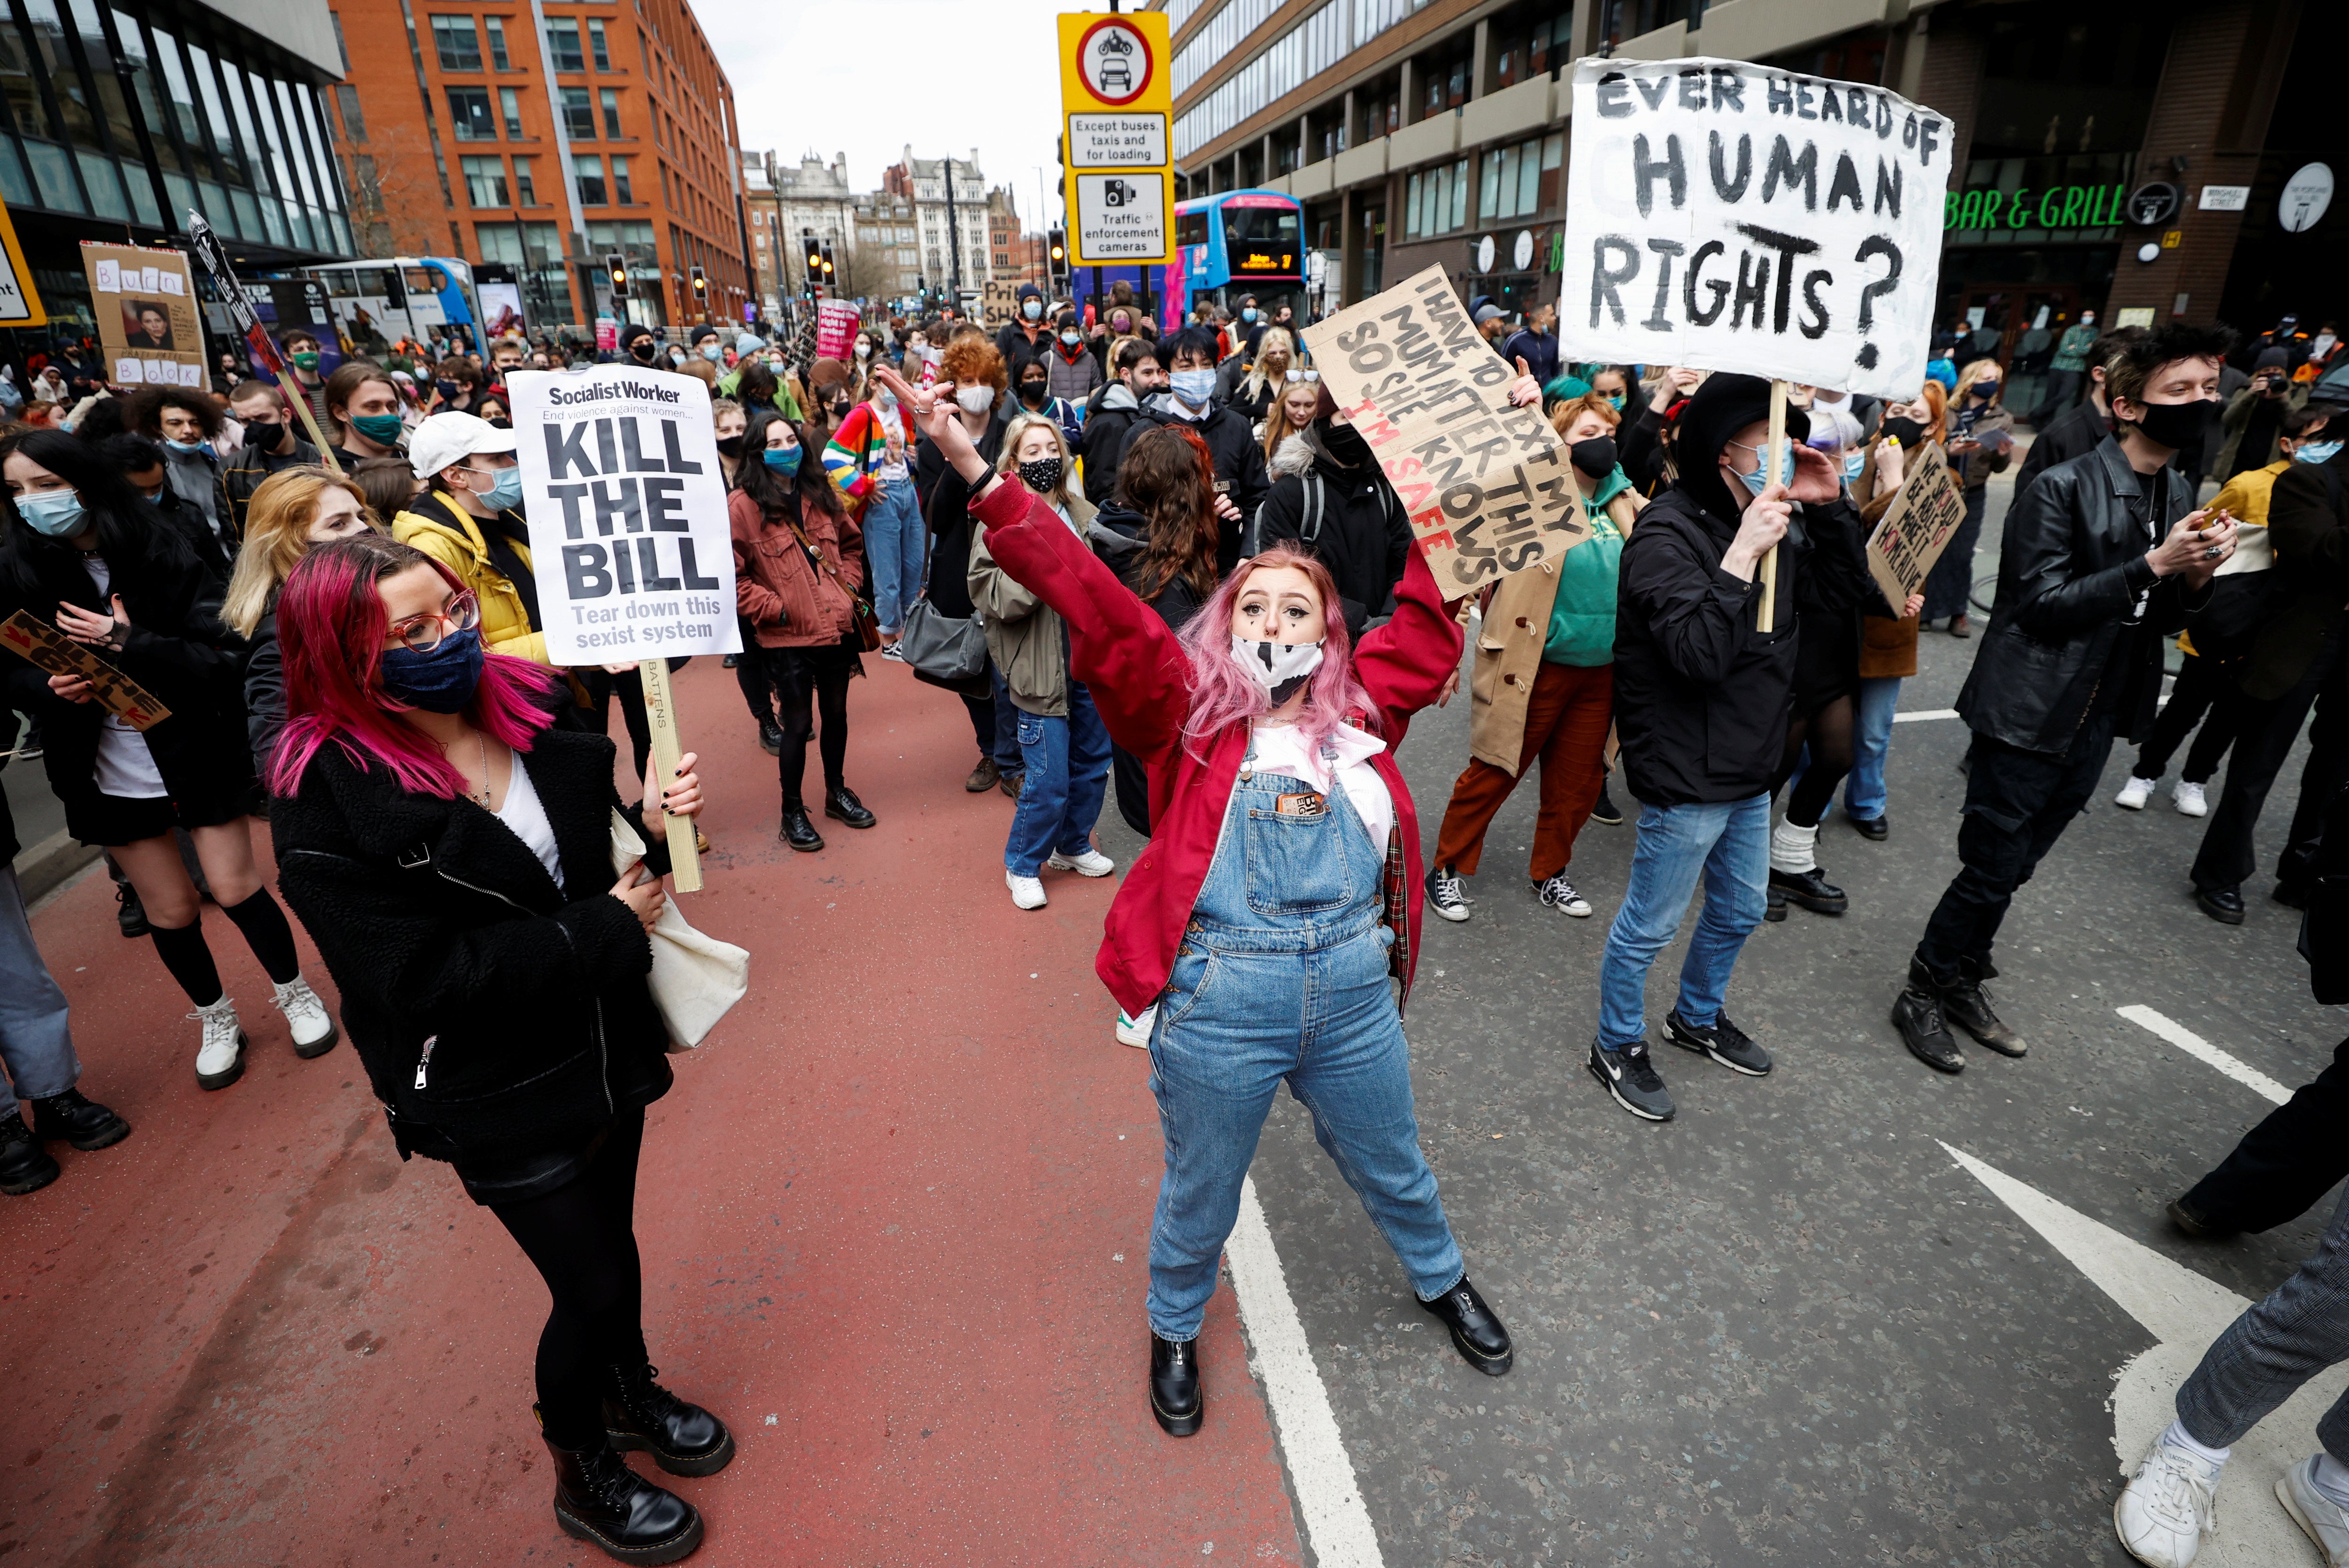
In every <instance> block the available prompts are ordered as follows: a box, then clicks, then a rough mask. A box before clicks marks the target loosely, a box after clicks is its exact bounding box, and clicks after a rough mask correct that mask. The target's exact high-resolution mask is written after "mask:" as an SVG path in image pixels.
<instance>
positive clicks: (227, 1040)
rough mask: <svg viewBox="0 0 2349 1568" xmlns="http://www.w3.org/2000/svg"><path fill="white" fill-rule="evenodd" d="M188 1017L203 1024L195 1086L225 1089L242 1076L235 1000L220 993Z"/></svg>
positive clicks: (241, 1040) (240, 1030)
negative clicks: (211, 1001) (219, 995)
mask: <svg viewBox="0 0 2349 1568" xmlns="http://www.w3.org/2000/svg"><path fill="white" fill-rule="evenodd" d="M188 1016H189V1017H191V1018H193V1019H195V1020H197V1021H198V1022H199V1023H201V1024H202V1025H203V1026H204V1038H203V1043H202V1045H200V1046H198V1047H196V1087H197V1088H227V1087H228V1086H229V1085H231V1084H233V1083H234V1082H235V1081H236V1080H237V1079H239V1078H243V1076H244V1028H243V1026H242V1025H240V1024H239V1023H238V1022H237V1021H236V1003H235V1001H234V1000H233V999H232V998H230V997H227V996H222V998H221V999H220V1000H219V1001H217V1002H215V1003H213V1004H212V1006H209V1007H199V1008H197V1009H196V1010H195V1011H194V1012H192V1013H191V1014H189V1015H188Z"/></svg>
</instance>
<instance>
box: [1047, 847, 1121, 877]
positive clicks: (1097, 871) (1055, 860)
mask: <svg viewBox="0 0 2349 1568" xmlns="http://www.w3.org/2000/svg"><path fill="white" fill-rule="evenodd" d="M1044 863H1045V864H1046V865H1048V866H1050V867H1051V868H1052V869H1053V870H1054V871H1056V872H1076V873H1077V874H1078V875H1079V876H1081V877H1105V876H1107V875H1109V873H1110V872H1113V871H1115V870H1117V862H1116V861H1113V860H1111V859H1110V858H1109V857H1108V856H1107V855H1105V854H1103V853H1102V852H1101V851H1099V850H1087V851H1085V852H1084V853H1082V854H1081V855H1054V856H1053V857H1052V858H1051V859H1050V860H1048V861H1045V862H1044Z"/></svg>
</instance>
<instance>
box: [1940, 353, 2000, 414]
mask: <svg viewBox="0 0 2349 1568" xmlns="http://www.w3.org/2000/svg"><path fill="white" fill-rule="evenodd" d="M1998 375H1999V368H1998V361H1997V360H1995V359H1976V360H1973V361H1971V362H1970V363H1969V364H1968V365H1967V366H1966V367H1965V368H1964V369H1963V370H1961V371H1959V372H1958V389H1957V390H1956V391H1954V392H1952V393H1951V394H1950V406H1951V407H1956V406H1957V405H1959V404H1961V403H1962V402H1964V401H1965V400H1966V389H1967V388H1968V387H1971V386H1972V385H1973V384H1974V383H1975V382H1977V381H1979V380H1981V379H1982V377H1985V376H1998ZM2005 396H2006V387H2005V378H2004V377H2000V386H1999V389H1998V390H1997V391H1996V392H1993V393H1992V394H1991V399H1990V406H1991V407H1993V408H1995V407H1998V400H1999V399H2000V398H2001V397H2005Z"/></svg>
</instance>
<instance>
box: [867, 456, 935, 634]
mask: <svg viewBox="0 0 2349 1568" xmlns="http://www.w3.org/2000/svg"><path fill="white" fill-rule="evenodd" d="M864 563H865V566H866V568H867V569H868V570H869V571H871V572H872V573H873V614H874V616H875V617H876V618H877V619H878V620H879V621H880V623H881V629H882V630H883V631H885V632H892V633H894V632H895V631H896V630H897V628H898V627H900V626H902V625H904V624H905V606H906V605H908V604H910V603H913V602H914V596H915V595H916V594H917V593H920V592H921V591H922V513H921V510H920V509H919V508H918V507H916V505H915V504H914V487H913V485H912V484H911V483H906V484H896V485H890V486H888V487H886V490H885V493H884V494H883V495H882V497H881V499H880V500H876V501H874V503H873V504H872V505H870V506H868V507H866V508H865V509H864Z"/></svg>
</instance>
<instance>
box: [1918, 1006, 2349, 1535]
mask: <svg viewBox="0 0 2349 1568" xmlns="http://www.w3.org/2000/svg"><path fill="white" fill-rule="evenodd" d="M2124 1011H2127V1009H2124ZM2155 1016H2159V1015H2158V1014H2157V1015H2155ZM2246 1070H2249V1069H2246ZM1941 1149H1942V1151H1943V1152H1945V1153H1946V1154H1948V1155H1949V1157H1950V1158H1951V1159H1952V1160H1954V1161H1957V1162H1958V1163H1959V1164H1960V1165H1962V1166H1964V1167H1965V1168H1966V1169H1967V1170H1968V1171H1971V1172H1972V1173H1973V1175H1974V1177H1975V1178H1976V1179H1977V1180H1979V1181H1981V1182H1982V1185H1983V1186H1985V1187H1987V1188H1989V1189H1990V1190H1991V1191H1992V1192H1994V1193H1996V1194H1997V1195H1998V1198H1999V1200H2000V1202H2003V1203H2004V1204H2005V1205H2006V1206H2007V1207H2008V1208H2010V1209H2012V1210H2013V1211H2014V1212H2015V1214H2016V1216H2017V1217H2018V1218H2020V1219H2021V1220H2022V1221H2023V1223H2025V1224H2027V1225H2029V1226H2030V1227H2031V1228H2032V1229H2033V1230H2034V1231H2036V1232H2038V1233H2039V1234H2040V1237H2041V1239H2042V1240H2044V1241H2045V1242H2046V1243H2047V1244H2048V1245H2049V1246H2051V1247H2054V1249H2055V1250H2056V1251H2057V1252H2059V1253H2063V1254H2064V1257H2065V1258H2066V1259H2067V1260H2069V1262H2070V1263H2071V1264H2072V1266H2073V1267H2075V1268H2076V1269H2078V1270H2079V1271H2080V1272H2081V1273H2082V1274H2085V1275H2087V1276H2088V1278H2089V1280H2090V1281H2091V1282H2092V1283H2093V1284H2095V1286H2096V1288H2097V1289H2099V1290H2101V1291H2103V1292H2104V1293H2105V1294H2106V1295H2108V1296H2110V1297H2112V1299H2113V1301H2114V1303H2115V1304H2116V1305H2118V1306H2119V1307H2120V1309H2121V1310H2122V1311H2124V1312H2126V1313H2127V1314H2128V1315H2130V1316H2131V1317H2133V1318H2135V1319H2137V1322H2138V1323H2139V1324H2140V1325H2141V1326H2143V1327H2144V1328H2145V1330H2146V1332H2147V1333H2148V1334H2150V1335H2152V1336H2154V1339H2155V1340H2156V1341H2157V1343H2156V1344H2155V1345H2154V1346H2153V1347H2152V1348H2151V1349H2149V1350H2147V1351H2145V1352H2143V1353H2142V1354H2140V1355H2137V1356H2134V1357H2130V1358H2129V1359H2128V1360H2127V1362H2125V1363H2123V1364H2122V1366H2121V1367H2120V1368H2119V1370H2117V1371H2116V1373H2115V1374H2114V1383H2113V1397H2112V1398H2111V1399H2110V1400H2109V1401H2108V1402H2107V1404H2106V1408H2107V1409H2109V1410H2111V1411H2112V1413H2113V1452H2114V1453H2115V1454H2116V1456H2118V1458H2119V1460H2120V1473H2121V1474H2122V1475H2124V1476H2126V1475H2128V1474H2129V1473H2131V1472H2132V1471H2134V1470H2136V1469H2137V1460H2140V1459H2142V1458H2144V1457H2145V1450H2146V1447H2147V1444H2149V1443H2151V1442H2152V1441H2153V1439H2155V1438H2156V1437H2158V1435H2159V1434H2160V1432H2161V1429H2163V1428H2165V1427H2167V1426H2168V1425H2169V1423H2170V1420H2171V1419H2172V1418H2174V1417H2175V1416H2176V1415H2177V1413H2178V1408H2177V1398H2178V1385H2179V1384H2181V1383H2183V1382H2185V1381H2186V1379H2187V1377H2189V1375H2191V1374H2192V1372H2193V1370H2194V1368H2195V1367H2196V1366H2197V1365H2198V1364H2199V1362H2200V1361H2201V1359H2202V1353H2203V1352H2204V1351H2205V1350H2207V1349H2209V1346H2210V1341H2212V1340H2213V1339H2216V1338H2217V1337H2218V1336H2219V1335H2220V1331H2221V1330H2223V1329H2224V1328H2225V1327H2226V1326H2228V1325H2229V1324H2230V1323H2232V1322H2234V1321H2235V1319H2236V1318H2238V1317H2240V1315H2242V1313H2243V1310H2244V1309H2245V1308H2246V1307H2248V1306H2250V1305H2251V1303H2250V1302H2248V1301H2245V1300H2244V1299H2243V1298H2242V1297H2241V1296H2240V1295H2236V1294H2235V1293H2234V1292H2233V1291H2230V1290H2228V1289H2226V1288H2225V1287H2224V1286H2222V1285H2217V1284H2212V1283H2211V1282H2210V1281H2209V1280H2207V1279H2204V1278H2203V1277H2202V1276H2201V1275H2200V1274H2196V1273H2195V1272H2194V1271H2193V1270H2192V1269H2189V1268H2188V1267H2186V1266H2185V1265H2184V1264H2177V1263H2172V1262H2171V1261H2170V1260H2169V1259H2168V1258H2166V1257H2164V1256H2162V1255H2161V1254H2160V1253H2157V1252H2155V1251H2154V1250H2153V1249H2152V1248H2151V1247H2148V1246H2146V1245H2144V1244H2143V1243H2138V1242H2133V1241H2131V1240H2129V1239H2128V1238H2127V1236H2124V1235H2122V1234H2121V1233H2119V1232H2118V1231H2116V1230H2113V1229H2112V1228H2111V1227H2109V1226H2106V1225H2101V1224H2098V1223H2097V1222H2095V1221H2094V1220H2091V1219H2090V1218H2088V1217H2087V1216H2086V1215H2085V1214H2083V1213H2080V1212H2077V1211H2076V1210H2073V1209H2067V1208H2065V1207H2064V1205H2063V1204H2061V1203H2059V1202H2056V1201H2055V1200H2054V1199H2053V1198H2050V1197H2048V1196H2047V1195H2046V1194H2045V1193H2044V1192H2041V1191H2038V1190H2037V1189H2035V1188H2033V1187H2030V1186H2027V1185H2025V1184H2024V1183H2023V1182H2021V1181H2016V1180H2015V1179H2014V1178H2013V1177H2012V1176H2009V1175H2007V1174H2006V1173H2005V1172H2004V1171H2000V1170H1998V1169H1997V1168H1995V1167H1994V1166H1990V1165H1985V1164H1983V1163H1982V1161H1979V1160H1977V1159H1975V1158H1974V1157H1973V1156H1972V1155H1971V1154H1967V1153H1965V1152H1963V1151H1962V1150H1956V1149H1952V1148H1951V1147H1950V1146H1949V1145H1948V1144H1946V1143H1944V1144H1942V1145H1941ZM2344 1387H2349V1366H2344V1367H2332V1368H2330V1369H2329V1370H2327V1371H2325V1372H2323V1373H2320V1374H2319V1375H2318V1376H2316V1377H2313V1378H2311V1379H2310V1380H2309V1381H2308V1382H2307V1383H2306V1384H2305V1385H2303V1386H2302V1388H2301V1390H2300V1392H2299V1393H2297V1394H2294V1395H2293V1396H2292V1398H2290V1399H2289V1400H2287V1401H2285V1403H2284V1405H2283V1407H2282V1408H2281V1409H2279V1410H2277V1411H2276V1412H2275V1413H2274V1414H2272V1415H2271V1416H2270V1417H2268V1418H2267V1419H2266V1420H2264V1421H2261V1423H2260V1424H2259V1425H2258V1426H2256V1427H2254V1428H2252V1429H2251V1432H2250V1433H2249V1435H2247V1436H2246V1437H2244V1438H2243V1439H2242V1440H2241V1441H2240V1442H2238V1443H2237V1444H2236V1445H2235V1448H2234V1452H2233V1455H2232V1457H2230V1459H2229V1460H2228V1461H2227V1470H2226V1473H2225V1475H2224V1477H2223V1478H2222V1479H2221V1480H2220V1507H2219V1513H2218V1527H2217V1529H2216V1530H2214V1531H2213V1532H2211V1536H2210V1539H2209V1542H2206V1543H2205V1544H2204V1546H2203V1548H2202V1553H2201V1555H2199V1557H2197V1558H2195V1560H2194V1563H2195V1568H2289V1565H2291V1564H2307V1565H2309V1568H2321V1559H2319V1557H2318V1556H2317V1554H2316V1549H2315V1547H2314V1546H2313V1545H2312V1544H2311V1543H2310V1542H2309V1539H2308V1537H2307V1536H2306V1535H2304V1534H2302V1532H2301V1529H2300V1526H2299V1525H2297V1524H2295V1523H2293V1522H2292V1516H2291V1515H2290V1514H2288V1513H2286V1512H2284V1511H2283V1509H2282V1505H2280V1504H2279V1503H2278V1502H2277V1501H2275V1483H2276V1481H2277V1480H2278V1479H2280V1478H2281V1477H2282V1475H2283V1472H2284V1471H2285V1470H2287V1469H2288V1468H2290V1467H2291V1466H2292V1464H2294V1463H2296V1462H2297V1461H2299V1460H2303V1459H2305V1458H2307V1457H2308V1456H2309V1455H2310V1454H2311V1453H2313V1452H2314V1451H2315V1449H2316V1421H2317V1418H2318V1417H2320V1416H2322V1415H2323V1413H2324V1411H2325V1410H2326V1408H2328V1407H2330V1406H2331V1405H2332V1403H2333V1400H2335V1399H2337V1398H2340V1397H2341V1393H2342V1390H2343V1389H2344Z"/></svg>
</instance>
